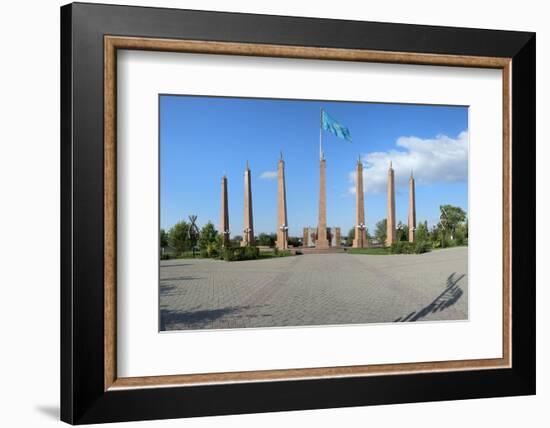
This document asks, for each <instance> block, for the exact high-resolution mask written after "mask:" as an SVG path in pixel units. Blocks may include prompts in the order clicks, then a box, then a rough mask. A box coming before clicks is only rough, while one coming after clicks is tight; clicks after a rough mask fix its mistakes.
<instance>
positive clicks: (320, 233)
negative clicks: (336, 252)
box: [315, 227, 330, 250]
mask: <svg viewBox="0 0 550 428" xmlns="http://www.w3.org/2000/svg"><path fill="white" fill-rule="evenodd" d="M329 247H330V243H329V242H328V239H327V229H326V228H321V227H320V228H318V229H317V240H316V241H315V248H319V249H322V250H324V249H326V248H329Z"/></svg>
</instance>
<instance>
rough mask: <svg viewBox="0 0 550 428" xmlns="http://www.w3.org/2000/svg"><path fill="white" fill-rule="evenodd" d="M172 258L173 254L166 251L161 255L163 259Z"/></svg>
mask: <svg viewBox="0 0 550 428" xmlns="http://www.w3.org/2000/svg"><path fill="white" fill-rule="evenodd" d="M171 258H172V255H170V254H167V253H164V254H161V255H160V259H161V260H170V259H171Z"/></svg>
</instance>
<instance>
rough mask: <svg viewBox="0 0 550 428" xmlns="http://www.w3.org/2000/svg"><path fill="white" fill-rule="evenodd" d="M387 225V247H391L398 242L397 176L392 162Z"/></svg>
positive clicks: (389, 172)
mask: <svg viewBox="0 0 550 428" xmlns="http://www.w3.org/2000/svg"><path fill="white" fill-rule="evenodd" d="M386 221H387V225H386V245H387V246H390V245H391V244H393V243H394V242H395V241H396V231H395V176H394V172H393V168H392V163H391V162H390V168H389V169H388V217H387V220H386Z"/></svg>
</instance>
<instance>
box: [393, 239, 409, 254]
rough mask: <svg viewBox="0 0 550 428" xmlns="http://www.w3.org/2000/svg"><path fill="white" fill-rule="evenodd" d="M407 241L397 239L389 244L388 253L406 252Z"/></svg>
mask: <svg viewBox="0 0 550 428" xmlns="http://www.w3.org/2000/svg"><path fill="white" fill-rule="evenodd" d="M407 244H408V243H407V242H404V241H397V242H394V243H393V244H391V247H390V254H407V248H406V247H407Z"/></svg>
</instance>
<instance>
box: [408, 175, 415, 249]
mask: <svg viewBox="0 0 550 428" xmlns="http://www.w3.org/2000/svg"><path fill="white" fill-rule="evenodd" d="M415 231H416V196H415V193H414V177H413V173H412V171H411V177H410V178H409V242H414V234H415Z"/></svg>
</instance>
